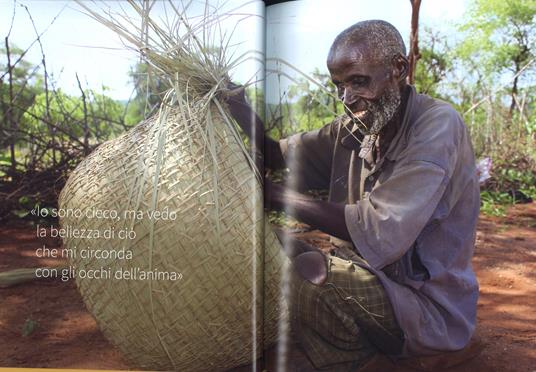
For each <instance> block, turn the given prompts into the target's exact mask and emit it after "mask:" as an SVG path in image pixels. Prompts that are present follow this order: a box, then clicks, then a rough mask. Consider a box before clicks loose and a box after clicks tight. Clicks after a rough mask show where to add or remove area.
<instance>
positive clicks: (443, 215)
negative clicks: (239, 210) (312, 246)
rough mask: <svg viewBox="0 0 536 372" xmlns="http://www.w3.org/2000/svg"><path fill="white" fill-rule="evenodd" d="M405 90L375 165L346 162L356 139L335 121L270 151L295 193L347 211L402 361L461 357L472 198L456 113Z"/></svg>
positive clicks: (467, 332) (470, 309) (469, 290)
mask: <svg viewBox="0 0 536 372" xmlns="http://www.w3.org/2000/svg"><path fill="white" fill-rule="evenodd" d="M408 89H410V93H409V97H408V101H407V107H406V111H405V113H404V117H403V120H402V123H401V125H400V127H399V128H398V129H397V131H396V134H394V137H393V139H392V140H391V142H390V144H389V146H388V148H387V151H386V152H385V154H384V155H383V154H382V156H381V158H380V159H379V161H378V162H377V163H375V164H368V163H367V162H366V161H362V160H361V158H359V156H356V154H359V151H360V145H359V142H358V141H352V140H353V139H355V138H356V137H359V135H358V134H357V132H356V131H355V130H354V131H352V129H350V128H349V127H350V125H348V124H347V123H346V122H345V121H344V119H343V117H341V118H338V119H336V120H335V121H334V122H332V123H330V124H328V125H326V126H325V127H323V128H321V129H319V130H315V131H311V132H306V133H299V134H296V135H293V136H291V137H289V138H287V139H284V140H281V141H280V146H281V149H282V151H283V155H284V157H285V159H286V161H287V164H288V166H289V169H290V171H291V172H290V175H291V177H292V179H291V180H290V182H291V183H294V184H295V186H296V188H298V189H302V190H303V189H314V188H320V189H322V188H324V189H329V191H330V195H329V199H330V201H332V202H344V203H346V204H347V205H346V207H345V220H346V226H347V228H348V231H349V233H350V236H351V237H352V243H353V246H354V248H355V249H356V250H357V252H358V253H359V254H360V255H361V256H362V257H363V258H364V259H365V260H366V261H367V262H368V263H369V265H370V270H371V271H372V272H374V273H375V274H376V275H377V276H378V277H379V279H380V280H381V282H382V284H383V285H384V287H385V290H386V292H387V294H388V296H389V299H390V300H391V303H392V305H393V309H394V311H395V314H396V318H397V320H398V322H399V325H400V327H401V328H402V330H403V331H404V337H405V343H404V353H403V354H404V355H427V354H433V353H437V352H438V351H449V350H459V349H462V348H463V347H464V346H466V345H467V343H468V342H469V340H470V338H471V336H472V334H473V332H474V329H475V326H476V304H477V300H478V283H477V280H476V277H475V274H474V272H473V269H472V266H471V258H472V256H473V250H474V242H475V232H476V223H477V218H478V213H479V207H480V199H479V195H480V194H479V184H478V179H477V173H476V168H475V159H474V154H473V149H472V146H471V141H470V138H469V135H468V132H467V128H466V126H465V124H464V123H463V120H462V119H461V117H460V115H459V114H458V113H457V112H456V111H455V110H454V109H453V108H452V107H451V106H450V105H449V104H447V103H445V102H442V101H439V100H436V99H432V98H431V97H428V96H426V95H422V94H417V93H416V92H415V89H414V88H413V87H411V86H410V87H408ZM352 142H354V144H353V145H352ZM349 144H350V145H349ZM363 167H365V168H364V169H362V168H363ZM349 168H350V169H349ZM361 188H363V190H360V189H361ZM352 194H355V195H358V198H357V201H355V200H349V195H352ZM350 199H351V197H350ZM349 202H350V203H349Z"/></svg>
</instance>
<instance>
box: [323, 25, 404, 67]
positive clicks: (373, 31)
mask: <svg viewBox="0 0 536 372" xmlns="http://www.w3.org/2000/svg"><path fill="white" fill-rule="evenodd" d="M357 44H360V45H365V46H366V47H367V49H368V52H369V53H370V55H368V56H367V57H368V58H371V59H372V60H374V61H377V62H381V63H385V64H389V63H391V62H392V60H393V58H394V57H395V56H397V55H402V56H405V55H406V46H405V45H404V40H402V36H401V35H400V33H399V32H398V30H397V29H396V28H395V27H394V26H393V25H392V24H390V23H389V22H385V21H382V20H369V21H363V22H358V23H356V24H354V25H352V26H350V27H348V28H347V29H346V30H344V31H343V32H341V33H340V34H339V35H338V36H337V37H336V38H335V41H334V42H333V44H332V45H331V48H330V50H329V54H328V64H329V61H330V60H332V59H333V58H334V57H335V56H336V54H337V53H338V52H339V51H340V50H341V49H342V48H348V47H350V48H351V47H353V46H355V45H357Z"/></svg>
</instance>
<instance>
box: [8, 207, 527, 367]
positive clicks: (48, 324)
mask: <svg viewBox="0 0 536 372" xmlns="http://www.w3.org/2000/svg"><path fill="white" fill-rule="evenodd" d="M302 238H304V239H306V240H309V241H313V242H316V243H319V244H322V241H323V239H324V237H323V236H322V235H321V234H318V233H315V232H312V233H307V234H304V235H303V236H302ZM43 243H46V246H47V247H51V248H53V247H60V245H61V242H60V241H58V240H53V239H48V240H47V241H44V240H43V238H37V237H36V236H35V227H33V226H31V225H28V224H21V223H19V224H13V223H11V224H9V225H8V226H2V227H0V272H2V271H8V270H12V269H17V268H29V267H41V266H55V265H58V264H61V263H62V261H61V260H59V259H50V258H48V259H45V258H38V257H36V255H35V250H36V249H37V248H39V247H40V246H42V245H43ZM473 264H474V268H475V271H476V273H477V276H478V279H479V283H480V299H479V302H478V322H479V324H478V333H479V335H480V337H481V339H482V342H483V344H484V349H483V351H482V352H481V353H480V355H478V356H477V357H476V358H474V359H472V360H470V361H468V362H466V363H464V364H462V365H459V366H457V367H454V368H451V369H449V371H457V372H490V371H501V372H502V371H516V372H517V371H528V372H536V310H535V309H536V203H530V204H520V205H516V206H513V207H512V208H510V209H509V210H508V213H507V216H506V217H500V218H499V217H489V216H481V218H480V221H479V226H478V235H477V246H476V251H475V257H474V260H473ZM0 299H1V301H0V345H2V347H0V367H39V368H77V369H122V370H126V369H131V367H129V364H128V361H127V360H125V359H124V358H123V357H122V355H121V353H120V352H119V351H118V349H117V348H115V347H114V346H113V345H111V344H110V343H109V342H108V341H107V340H106V339H105V338H104V336H103V335H102V334H101V332H100V331H99V330H98V328H97V325H96V323H95V320H94V319H93V317H92V316H91V314H90V313H89V312H88V311H87V310H86V308H85V306H84V304H83V302H82V299H81V297H80V295H79V294H78V291H77V289H76V286H75V283H74V281H72V280H69V281H66V282H62V281H60V280H57V279H56V280H39V281H32V282H29V283H25V284H20V285H17V286H13V287H9V288H0ZM24 334H27V335H24ZM389 369H391V367H390V368H389ZM396 370H400V371H407V370H408V369H404V368H402V367H400V368H396Z"/></svg>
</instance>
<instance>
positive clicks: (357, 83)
mask: <svg viewBox="0 0 536 372" xmlns="http://www.w3.org/2000/svg"><path fill="white" fill-rule="evenodd" d="M366 84H367V79H365V78H355V79H352V85H353V86H354V87H362V86H364V85H366Z"/></svg>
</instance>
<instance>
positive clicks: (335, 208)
mask: <svg viewBox="0 0 536 372" xmlns="http://www.w3.org/2000/svg"><path fill="white" fill-rule="evenodd" d="M264 203H265V205H266V207H267V208H269V209H272V210H279V211H280V210H284V211H285V213H287V214H289V215H291V216H292V217H294V218H296V219H297V220H299V221H302V222H304V223H306V224H308V225H309V226H312V227H313V228H315V229H318V230H321V231H323V232H325V233H327V234H330V235H333V236H335V237H337V238H339V239H343V240H347V241H351V240H352V238H351V237H350V233H349V232H348V229H347V228H346V221H345V218H344V204H339V203H331V202H325V201H322V200H315V199H313V198H311V197H309V196H307V195H304V194H300V193H299V192H296V191H294V190H291V189H289V188H286V187H284V186H280V185H276V184H274V183H273V182H272V181H270V180H268V179H265V181H264Z"/></svg>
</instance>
